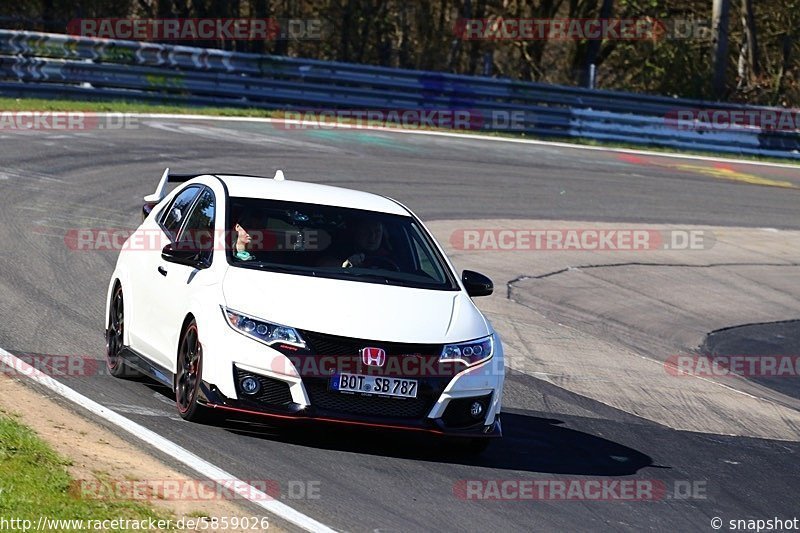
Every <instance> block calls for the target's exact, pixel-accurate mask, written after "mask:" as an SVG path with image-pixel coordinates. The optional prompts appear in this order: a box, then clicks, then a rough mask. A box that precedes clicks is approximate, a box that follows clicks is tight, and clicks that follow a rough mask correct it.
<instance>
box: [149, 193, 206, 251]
mask: <svg viewBox="0 0 800 533" xmlns="http://www.w3.org/2000/svg"><path fill="white" fill-rule="evenodd" d="M199 191H200V188H199V187H188V188H187V189H186V190H184V191H181V192H180V193H179V194H178V195H177V196H176V197H175V199H174V200H173V201H172V204H171V205H170V206H169V208H167V210H166V211H164V213H163V214H162V215H161V220H160V221H159V222H160V223H161V225H162V226H163V227H164V230H165V231H166V232H167V235H169V236H170V238H171V239H172V240H175V238H176V237H177V236H178V230H179V229H180V228H181V224H182V223H183V221H184V219H185V218H186V215H187V214H188V212H189V206H191V205H192V201H194V199H195V197H196V196H197V193H198V192H199Z"/></svg>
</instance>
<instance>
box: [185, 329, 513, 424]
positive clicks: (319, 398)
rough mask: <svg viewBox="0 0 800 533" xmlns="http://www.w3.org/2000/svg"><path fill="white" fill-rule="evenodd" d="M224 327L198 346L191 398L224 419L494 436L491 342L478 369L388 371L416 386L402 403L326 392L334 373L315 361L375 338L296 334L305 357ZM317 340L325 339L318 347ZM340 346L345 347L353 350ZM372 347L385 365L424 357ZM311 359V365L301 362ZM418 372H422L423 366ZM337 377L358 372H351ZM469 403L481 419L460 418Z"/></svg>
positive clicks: (499, 389)
mask: <svg viewBox="0 0 800 533" xmlns="http://www.w3.org/2000/svg"><path fill="white" fill-rule="evenodd" d="M225 327H226V329H227V331H225V332H224V334H223V335H220V336H213V337H211V338H209V337H207V338H206V342H205V343H204V354H205V358H204V359H205V360H204V368H203V377H204V380H205V381H204V382H203V384H202V387H201V391H200V396H199V401H200V403H202V404H204V405H206V406H207V407H209V408H211V409H214V410H216V411H219V412H220V413H226V414H227V415H228V416H230V417H234V418H235V417H251V416H256V417H269V418H272V419H273V420H275V421H279V420H286V421H291V422H303V421H307V422H324V423H332V424H340V425H350V426H363V427H372V428H383V429H397V430H410V431H421V432H428V433H434V434H438V435H447V436H453V437H487V438H491V437H500V436H501V435H502V431H501V426H500V421H499V414H500V412H501V405H502V393H503V381H504V370H503V364H504V363H503V348H502V344H501V343H500V341H499V339H496V342H495V353H494V355H493V357H492V358H491V359H489V360H488V361H487V362H485V363H483V364H480V365H476V366H473V367H469V368H466V367H463V369H457V371H454V372H451V373H446V372H444V373H440V372H433V373H429V372H424V371H420V372H417V373H416V374H414V375H406V374H405V373H403V374H391V375H392V376H393V377H403V378H408V379H416V380H417V381H418V383H419V387H418V395H417V396H418V398H416V399H413V400H407V399H394V398H385V397H381V396H378V395H362V394H357V395H355V394H354V395H350V394H347V393H341V392H338V391H330V390H329V387H328V383H329V380H330V378H331V376H332V375H333V372H334V371H333V370H329V369H326V368H325V365H324V364H321V363H322V362H323V360H325V359H327V360H329V361H330V360H337V361H338V360H339V358H340V357H342V356H341V354H351V353H353V349H354V347H357V346H372V345H375V344H376V343H377V341H363V340H359V339H345V338H342V337H340V338H333V337H332V336H327V337H326V338H325V339H318V338H314V337H313V335H314V334H311V333H309V332H301V334H303V335H304V338H306V340H307V341H308V340H309V337H311V338H312V343H311V348H312V350H313V353H314V354H319V355H308V354H305V355H303V354H298V355H297V356H289V357H287V356H285V355H283V354H282V353H281V352H279V351H278V350H276V349H272V348H270V347H267V346H265V345H263V344H261V343H259V342H257V341H254V340H251V339H249V338H247V337H245V336H243V335H241V334H239V333H236V332H233V331H232V330H231V329H230V328H228V327H227V326H225ZM323 340H324V341H327V342H324V343H323V342H322V341H323ZM313 341H316V342H313ZM342 343H352V344H353V346H345V345H344V344H342ZM366 343H369V344H366ZM377 344H379V345H380V346H383V347H385V348H386V349H387V367H388V366H389V359H391V358H392V357H395V356H397V357H402V356H408V354H413V355H414V356H416V357H422V358H424V357H425V356H420V353H421V354H425V353H429V351H426V348H425V347H424V346H422V345H418V346H412V345H397V344H393V343H377ZM412 348H413V350H412ZM440 349H441V348H439V350H440ZM345 357H348V356H345ZM436 358H437V359H438V352H437V355H436ZM312 360H314V361H313V362H314V363H315V364H312V365H306V364H305V363H309V362H312ZM421 360H422V359H420V361H421ZM422 368H425V369H430V367H429V366H425V365H422ZM309 369H311V370H309ZM344 372H352V373H356V374H358V373H361V372H359V371H358V370H353V369H345V370H344ZM243 375H249V376H253V377H256V378H257V379H258V380H259V382H260V383H261V385H262V387H261V389H260V392H259V393H258V394H255V395H252V394H245V393H244V392H243V390H242V387H241V378H242V376H243ZM386 375H389V374H386ZM475 400H479V401H482V402H483V403H484V405H485V410H484V414H483V416H481V417H479V418H477V419H476V418H471V417H469V416H468V415H469V406H470V402H471V401H475Z"/></svg>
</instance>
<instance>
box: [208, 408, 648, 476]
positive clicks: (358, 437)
mask: <svg viewBox="0 0 800 533" xmlns="http://www.w3.org/2000/svg"><path fill="white" fill-rule="evenodd" d="M502 422H503V432H504V437H503V438H502V439H498V440H496V441H495V442H493V443H492V445H491V446H490V447H489V449H488V450H487V451H486V452H484V453H483V454H481V455H480V456H471V455H468V454H465V453H459V451H458V445H459V443H458V442H457V441H452V440H448V439H441V438H436V437H432V436H427V435H420V434H409V433H405V432H380V433H376V432H374V431H369V430H364V429H353V428H338V427H335V426H334V427H331V425H327V424H326V425H318V426H313V427H309V426H308V425H301V424H297V425H294V426H292V425H290V424H281V425H271V424H270V425H267V424H264V423H262V422H258V421H248V420H219V421H218V422H217V425H219V426H220V427H222V428H224V429H226V430H227V431H230V432H231V433H235V434H237V435H241V436H245V437H249V438H259V439H269V440H273V441H281V442H287V443H291V444H296V445H301V446H307V447H313V448H321V449H328V450H337V451H343V452H348V453H358V454H367V455H377V456H386V457H396V458H404V459H413V460H418V461H430V462H438V463H451V464H463V465H474V466H481V467H487V468H494V469H502V470H518V471H527V472H541V473H553V474H573V475H594V476H625V475H631V474H635V473H636V472H638V471H639V470H640V469H642V468H645V467H648V466H652V460H651V458H650V457H649V456H647V455H645V454H643V453H641V452H639V451H637V450H634V449H632V448H629V447H627V446H623V445H621V444H617V443H615V442H612V441H610V440H607V439H604V438H602V437H598V436H595V435H590V434H588V433H584V432H582V431H577V430H575V429H570V428H568V427H565V426H564V425H563V424H564V422H562V421H560V420H554V419H549V418H542V417H538V416H531V415H530V414H523V413H518V412H517V413H503V416H502Z"/></svg>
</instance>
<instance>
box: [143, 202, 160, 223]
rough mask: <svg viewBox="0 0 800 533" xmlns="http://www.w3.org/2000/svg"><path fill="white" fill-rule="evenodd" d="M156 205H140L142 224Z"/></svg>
mask: <svg viewBox="0 0 800 533" xmlns="http://www.w3.org/2000/svg"><path fill="white" fill-rule="evenodd" d="M157 205H158V202H145V203H144V204H142V222H144V221H145V219H146V218H147V217H148V216H150V213H152V212H153V209H155V208H156V206H157Z"/></svg>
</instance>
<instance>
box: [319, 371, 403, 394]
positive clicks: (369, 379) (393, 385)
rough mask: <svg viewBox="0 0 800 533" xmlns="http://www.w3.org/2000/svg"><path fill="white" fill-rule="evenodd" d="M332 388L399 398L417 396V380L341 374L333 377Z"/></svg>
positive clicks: (340, 390)
mask: <svg viewBox="0 0 800 533" xmlns="http://www.w3.org/2000/svg"><path fill="white" fill-rule="evenodd" d="M331 389H332V390H337V391H339V392H361V393H364V394H378V395H381V396H396V397H398V398H416V397H417V380H415V379H402V378H385V377H381V376H362V375H361V374H339V375H336V376H333V377H332V378H331Z"/></svg>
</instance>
